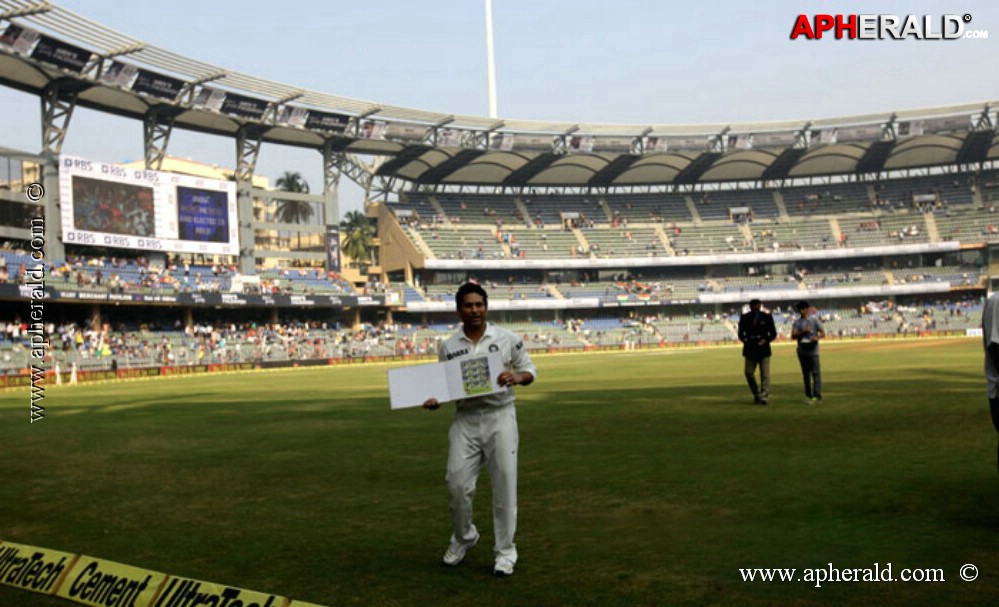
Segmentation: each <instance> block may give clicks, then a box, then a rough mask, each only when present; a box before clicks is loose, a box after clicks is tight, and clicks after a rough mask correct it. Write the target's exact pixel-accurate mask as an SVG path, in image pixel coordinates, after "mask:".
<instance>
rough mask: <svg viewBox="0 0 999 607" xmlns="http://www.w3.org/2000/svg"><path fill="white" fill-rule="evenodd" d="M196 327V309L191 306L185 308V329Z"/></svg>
mask: <svg viewBox="0 0 999 607" xmlns="http://www.w3.org/2000/svg"><path fill="white" fill-rule="evenodd" d="M193 327H194V310H192V309H191V308H184V329H191V328H193Z"/></svg>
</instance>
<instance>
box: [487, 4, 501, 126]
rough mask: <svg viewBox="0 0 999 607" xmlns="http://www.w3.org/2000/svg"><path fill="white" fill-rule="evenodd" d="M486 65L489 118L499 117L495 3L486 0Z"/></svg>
mask: <svg viewBox="0 0 999 607" xmlns="http://www.w3.org/2000/svg"><path fill="white" fill-rule="evenodd" d="M486 63H487V64H488V65H487V68H486V69H487V72H488V78H489V117H490V118H497V117H499V115H498V113H497V111H496V56H495V53H494V52H493V3H492V0H486Z"/></svg>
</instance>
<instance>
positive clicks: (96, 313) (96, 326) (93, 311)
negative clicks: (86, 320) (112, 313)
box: [90, 304, 102, 331]
mask: <svg viewBox="0 0 999 607" xmlns="http://www.w3.org/2000/svg"><path fill="white" fill-rule="evenodd" d="M101 324H102V321H101V306H100V305H99V304H94V305H92V306H90V328H92V329H93V330H94V331H100V329H101Z"/></svg>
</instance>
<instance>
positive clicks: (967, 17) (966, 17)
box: [962, 13, 971, 23]
mask: <svg viewBox="0 0 999 607" xmlns="http://www.w3.org/2000/svg"><path fill="white" fill-rule="evenodd" d="M962 19H964V22H965V23H971V13H965V14H964V17H962Z"/></svg>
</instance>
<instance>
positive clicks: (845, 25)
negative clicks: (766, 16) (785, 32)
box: [791, 13, 989, 40]
mask: <svg viewBox="0 0 999 607" xmlns="http://www.w3.org/2000/svg"><path fill="white" fill-rule="evenodd" d="M971 20H972V17H971V14H969V13H966V14H964V15H939V16H936V17H934V16H933V15H922V16H919V15H906V16H904V17H900V16H898V15H842V14H840V15H812V16H811V17H809V16H808V15H798V17H797V19H795V21H794V27H793V28H791V40H797V39H798V37H804V38H807V39H809V40H821V39H822V35H823V34H824V33H826V32H832V35H833V36H834V37H835V38H836V39H837V40H842V39H843V38H848V39H850V40H905V39H907V38H913V39H916V40H957V39H959V38H977V39H987V38H988V37H989V32H988V30H968V31H965V29H964V28H965V24H967V23H971Z"/></svg>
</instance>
